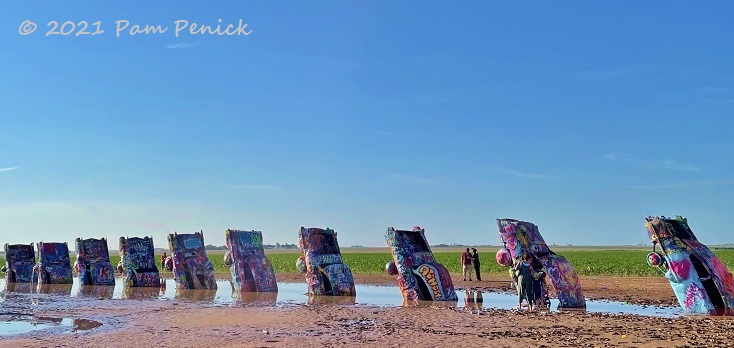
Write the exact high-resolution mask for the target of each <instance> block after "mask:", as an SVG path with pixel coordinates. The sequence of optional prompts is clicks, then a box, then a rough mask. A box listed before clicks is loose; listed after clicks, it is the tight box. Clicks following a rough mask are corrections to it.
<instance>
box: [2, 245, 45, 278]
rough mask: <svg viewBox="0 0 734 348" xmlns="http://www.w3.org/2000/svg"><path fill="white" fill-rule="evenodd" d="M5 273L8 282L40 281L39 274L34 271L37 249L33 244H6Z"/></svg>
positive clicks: (3, 269)
mask: <svg viewBox="0 0 734 348" xmlns="http://www.w3.org/2000/svg"><path fill="white" fill-rule="evenodd" d="M4 250H5V265H4V266H3V268H2V271H3V273H5V282H6V283H30V282H34V283H35V282H38V275H37V274H36V273H34V272H33V266H35V264H36V251H35V250H34V248H33V244H5V248H4Z"/></svg>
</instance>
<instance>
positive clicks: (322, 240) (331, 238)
mask: <svg viewBox="0 0 734 348" xmlns="http://www.w3.org/2000/svg"><path fill="white" fill-rule="evenodd" d="M298 247H299V248H300V250H301V254H302V255H301V257H299V258H298V261H297V262H296V267H297V268H298V270H299V271H300V272H301V273H305V275H306V283H307V284H308V293H309V294H310V295H333V296H356V295H357V291H356V290H355V287H354V277H353V276H352V270H351V269H350V268H349V266H347V265H345V264H344V262H343V260H342V254H341V249H339V243H338V242H337V239H336V232H335V231H334V230H332V229H330V228H326V229H322V228H304V227H301V230H300V231H299V233H298Z"/></svg>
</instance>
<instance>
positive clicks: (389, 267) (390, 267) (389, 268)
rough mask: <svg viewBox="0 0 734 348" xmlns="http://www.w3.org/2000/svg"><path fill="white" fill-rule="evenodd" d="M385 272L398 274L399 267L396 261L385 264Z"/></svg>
mask: <svg viewBox="0 0 734 348" xmlns="http://www.w3.org/2000/svg"><path fill="white" fill-rule="evenodd" d="M385 272H387V274H389V275H391V276H394V275H398V268H397V267H396V266H395V262H392V261H390V262H388V263H387V264H386V265H385Z"/></svg>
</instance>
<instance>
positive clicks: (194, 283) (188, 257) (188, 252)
mask: <svg viewBox="0 0 734 348" xmlns="http://www.w3.org/2000/svg"><path fill="white" fill-rule="evenodd" d="M168 246H169V248H170V250H171V259H172V263H173V267H172V272H173V279H174V280H175V281H176V288H177V289H197V290H216V289H217V282H216V279H215V278H214V265H212V262H211V261H210V260H209V258H208V257H207V255H206V248H205V246H204V232H203V231H201V232H196V233H187V234H184V233H171V234H169V235H168Z"/></svg>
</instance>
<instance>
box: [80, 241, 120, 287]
mask: <svg viewBox="0 0 734 348" xmlns="http://www.w3.org/2000/svg"><path fill="white" fill-rule="evenodd" d="M75 244H76V261H75V262H74V269H75V270H76V273H77V275H78V276H79V284H80V285H83V286H85V285H101V286H102V285H115V270H114V268H113V267H112V263H110V251H109V248H108V247H107V239H105V238H101V239H96V238H87V239H83V238H77V239H76V240H75Z"/></svg>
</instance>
